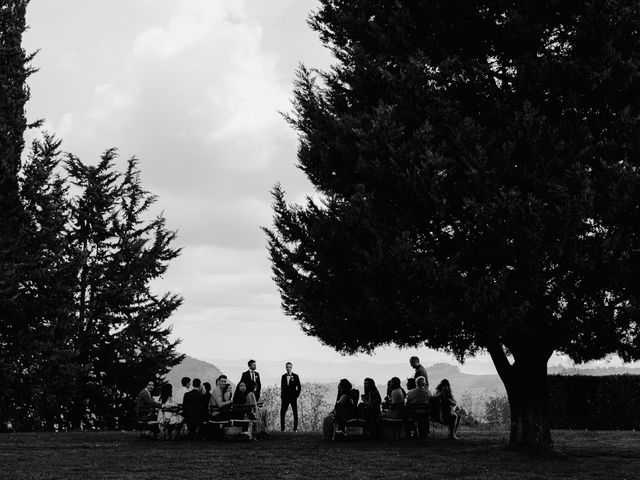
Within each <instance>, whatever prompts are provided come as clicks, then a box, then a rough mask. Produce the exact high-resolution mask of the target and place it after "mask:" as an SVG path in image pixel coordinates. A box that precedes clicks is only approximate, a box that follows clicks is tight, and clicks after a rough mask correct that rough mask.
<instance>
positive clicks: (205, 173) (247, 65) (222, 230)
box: [24, 0, 558, 364]
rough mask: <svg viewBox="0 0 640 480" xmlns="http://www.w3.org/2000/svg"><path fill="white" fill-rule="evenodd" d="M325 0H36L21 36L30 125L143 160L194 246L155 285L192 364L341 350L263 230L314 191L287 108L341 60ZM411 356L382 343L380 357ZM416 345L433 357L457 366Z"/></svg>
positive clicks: (83, 147) (77, 149) (97, 150)
mask: <svg viewBox="0 0 640 480" xmlns="http://www.w3.org/2000/svg"><path fill="white" fill-rule="evenodd" d="M315 8H316V2H315V1H313V0H252V1H243V0H227V1H225V0H111V1H109V2H104V1H99V0H82V1H77V0H56V1H51V0H32V1H31V4H30V6H29V9H28V16H27V20H28V24H29V25H30V30H29V31H28V32H27V34H26V35H25V38H24V45H25V48H26V49H27V50H28V51H34V50H40V52H39V54H38V55H37V57H36V59H35V62H34V65H35V66H36V67H38V68H39V69H40V71H39V72H38V73H37V74H35V75H34V76H32V77H31V79H30V80H29V84H30V86H31V94H32V98H31V101H30V102H29V104H28V108H27V112H28V116H29V119H30V120H34V119H36V118H44V119H45V120H46V123H45V128H46V129H47V130H49V131H50V132H51V133H55V134H57V135H58V136H59V137H60V138H62V139H63V148H64V150H66V151H69V152H72V153H74V154H75V155H77V156H79V157H80V158H81V159H82V160H83V161H85V162H94V161H96V160H97V158H98V157H99V155H100V154H101V153H102V152H103V151H104V150H105V149H107V148H109V147H117V148H118V149H119V150H120V154H121V162H120V165H124V161H125V159H126V158H128V157H130V156H133V155H135V156H137V157H138V158H139V159H140V160H141V163H140V165H141V169H142V179H143V183H144V185H145V187H146V188H147V189H148V190H150V191H151V192H153V193H155V194H158V195H159V197H160V199H159V201H158V203H157V204H156V209H157V212H160V211H164V214H165V216H166V218H167V223H168V225H169V227H170V228H172V229H177V230H178V233H179V235H178V245H179V246H181V247H183V253H182V256H181V257H180V258H179V259H177V260H175V261H174V262H173V263H172V265H171V267H170V269H169V272H168V273H167V275H166V277H165V278H164V279H163V280H162V281H161V282H160V283H159V285H158V286H159V287H160V288H162V289H165V290H170V291H173V292H177V293H180V294H181V295H183V296H184V298H185V302H184V305H183V306H182V307H181V308H180V310H179V311H178V312H177V313H176V314H175V315H174V316H173V318H172V321H171V323H172V324H173V333H174V337H179V338H181V339H182V344H181V345H180V347H179V350H180V351H182V352H185V353H187V354H189V355H192V356H195V357H197V358H202V359H216V358H227V359H235V358H238V359H244V358H247V357H255V358H257V359H265V360H266V359H269V360H278V359H283V358H293V357H296V358H300V357H302V358H313V359H326V360H327V361H337V360H339V359H340V356H339V355H338V354H337V353H335V352H334V351H333V350H331V349H330V348H328V347H324V346H322V345H321V344H320V343H319V342H318V341H317V340H315V339H313V338H310V337H307V336H305V335H304V334H302V332H301V330H300V329H299V327H298V325H297V324H296V323H295V322H293V321H292V320H291V319H289V318H287V317H285V316H284V315H283V314H282V312H281V310H280V299H279V296H278V292H277V289H276V287H275V285H274V283H273V281H272V280H271V271H270V264H269V260H268V257H267V252H266V240H265V236H264V234H263V233H262V231H261V230H260V228H259V227H260V226H269V225H271V221H272V212H271V208H270V204H271V197H270V194H269V191H270V189H271V188H272V187H273V185H274V184H275V183H276V182H281V183H282V185H283V187H284V189H285V190H286V191H287V193H288V198H289V200H290V201H299V200H301V199H303V198H304V195H306V194H309V193H312V189H311V186H310V184H309V182H308V181H307V180H306V178H305V177H304V176H303V174H302V173H301V172H300V171H299V170H297V168H296V167H295V164H296V135H295V133H294V131H293V130H292V129H291V128H290V127H289V126H288V125H287V124H286V122H285V121H284V120H283V119H282V117H281V115H280V114H279V112H282V111H288V110H290V98H291V92H292V88H293V78H294V73H295V69H296V67H297V65H298V64H299V63H300V62H302V63H304V64H306V65H307V66H310V67H321V68H326V67H327V66H328V65H330V63H331V57H330V54H329V52H328V51H327V50H326V49H324V48H323V47H322V46H321V44H320V41H319V40H318V38H317V35H316V34H315V33H314V32H312V31H311V29H310V28H309V27H308V26H307V24H306V18H307V17H308V14H309V12H310V11H312V10H314V9H315ZM413 353H414V352H413V351H398V350H397V349H393V348H386V349H382V350H380V351H379V352H378V353H377V354H376V356H375V357H374V358H373V359H372V361H377V362H405V361H406V360H407V358H408V356H409V355H411V354H413ZM418 353H419V354H420V355H421V356H422V357H423V358H424V359H425V363H426V364H429V363H432V362H434V361H449V362H451V363H454V360H453V358H452V357H450V356H448V355H445V354H442V353H436V352H429V351H428V350H426V349H423V350H420V351H419V352H418ZM364 358H369V357H366V356H365V357H364ZM485 360H486V358H485ZM555 363H558V362H557V361H556V362H555Z"/></svg>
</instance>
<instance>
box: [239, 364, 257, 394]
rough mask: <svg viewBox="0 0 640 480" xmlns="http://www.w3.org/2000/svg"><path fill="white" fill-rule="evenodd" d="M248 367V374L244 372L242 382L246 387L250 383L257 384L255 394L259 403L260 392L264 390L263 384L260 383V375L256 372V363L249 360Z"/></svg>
mask: <svg viewBox="0 0 640 480" xmlns="http://www.w3.org/2000/svg"><path fill="white" fill-rule="evenodd" d="M247 365H248V366H249V370H247V371H246V372H242V377H240V382H244V384H245V386H246V385H247V383H248V382H249V381H252V382H253V383H254V384H255V386H256V389H255V391H254V392H253V393H254V395H255V396H256V401H258V402H259V401H260V390H261V389H262V384H261V383H260V374H259V373H258V372H257V371H256V361H255V360H249V361H248V362H247ZM238 383H239V382H238Z"/></svg>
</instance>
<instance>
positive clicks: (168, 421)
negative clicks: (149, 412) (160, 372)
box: [158, 383, 183, 440]
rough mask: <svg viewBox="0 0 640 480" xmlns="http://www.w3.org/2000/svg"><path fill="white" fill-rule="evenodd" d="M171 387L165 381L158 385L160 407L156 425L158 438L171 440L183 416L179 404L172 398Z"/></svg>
mask: <svg viewBox="0 0 640 480" xmlns="http://www.w3.org/2000/svg"><path fill="white" fill-rule="evenodd" d="M172 393H173V387H172V386H171V384H170V383H165V384H163V385H162V387H160V403H161V404H162V408H161V409H160V411H159V412H158V427H160V438H162V439H165V440H172V439H173V438H175V435H176V434H177V431H178V430H179V428H180V426H181V425H182V422H183V418H182V415H180V413H179V408H180V407H179V406H178V404H177V403H176V402H174V401H173V398H172Z"/></svg>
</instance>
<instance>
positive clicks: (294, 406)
mask: <svg viewBox="0 0 640 480" xmlns="http://www.w3.org/2000/svg"><path fill="white" fill-rule="evenodd" d="M289 405H291V411H292V412H293V430H294V431H296V430H298V399H297V398H283V399H282V406H281V407H280V430H282V431H284V417H285V415H286V414H287V409H288V408H289Z"/></svg>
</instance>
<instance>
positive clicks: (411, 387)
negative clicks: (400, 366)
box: [407, 378, 416, 393]
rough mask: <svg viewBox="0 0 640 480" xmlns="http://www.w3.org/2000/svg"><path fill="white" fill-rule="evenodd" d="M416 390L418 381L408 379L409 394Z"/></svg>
mask: <svg viewBox="0 0 640 480" xmlns="http://www.w3.org/2000/svg"><path fill="white" fill-rule="evenodd" d="M414 388H416V379H415V378H407V393H408V392H410V391H411V390H413V389H414Z"/></svg>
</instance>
